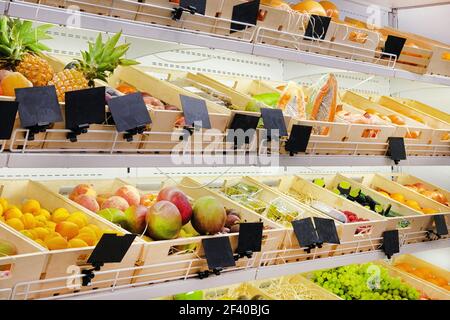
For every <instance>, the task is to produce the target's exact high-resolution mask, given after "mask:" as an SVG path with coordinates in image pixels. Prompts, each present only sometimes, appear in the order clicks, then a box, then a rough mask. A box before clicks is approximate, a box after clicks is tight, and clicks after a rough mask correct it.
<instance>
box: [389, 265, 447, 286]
mask: <svg viewBox="0 0 450 320" xmlns="http://www.w3.org/2000/svg"><path fill="white" fill-rule="evenodd" d="M395 267H396V268H399V269H401V270H403V271H406V272H408V273H410V274H413V275H415V276H416V277H419V278H421V279H423V280H425V281H428V282H431V283H433V284H435V285H437V286H439V287H441V288H443V289H445V290H448V291H450V285H449V283H448V281H447V280H446V279H445V278H442V277H439V276H437V275H435V274H434V272H433V270H431V269H430V268H426V267H422V268H416V267H414V266H413V265H411V264H410V263H407V262H401V263H398V264H396V265H395Z"/></svg>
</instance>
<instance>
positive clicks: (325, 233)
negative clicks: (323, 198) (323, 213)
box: [314, 217, 341, 244]
mask: <svg viewBox="0 0 450 320" xmlns="http://www.w3.org/2000/svg"><path fill="white" fill-rule="evenodd" d="M314 225H315V226H316V230H317V235H318V236H319V241H320V242H322V243H335V244H340V243H341V241H340V240H339V236H338V233H337V230H336V224H335V223H334V220H333V219H325V218H316V217H314Z"/></svg>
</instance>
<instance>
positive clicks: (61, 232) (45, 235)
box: [0, 198, 118, 250]
mask: <svg viewBox="0 0 450 320" xmlns="http://www.w3.org/2000/svg"><path fill="white" fill-rule="evenodd" d="M0 222H3V223H5V224H7V225H8V226H10V227H11V228H13V229H15V230H17V231H18V232H20V233H22V234H23V235H24V236H26V237H28V238H30V239H32V240H34V241H36V242H37V243H38V244H39V245H41V246H42V247H44V248H47V249H49V250H60V249H67V248H83V247H90V246H95V245H96V244H97V242H98V241H99V240H100V238H101V237H102V235H103V234H104V233H115V234H117V233H118V232H117V231H115V230H111V229H103V230H102V229H101V228H100V227H99V226H97V225H95V224H92V223H90V218H89V217H88V215H86V214H85V213H84V212H81V211H76V212H72V213H70V212H69V211H68V210H67V209H65V208H59V209H56V210H54V211H53V212H50V211H48V210H46V209H44V208H42V207H41V204H40V203H39V201H37V200H34V199H28V200H25V201H24V202H23V203H22V205H21V206H20V207H19V206H16V205H11V204H9V203H8V200H7V199H5V198H0Z"/></svg>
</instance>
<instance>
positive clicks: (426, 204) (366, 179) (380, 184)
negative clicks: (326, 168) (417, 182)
mask: <svg viewBox="0 0 450 320" xmlns="http://www.w3.org/2000/svg"><path fill="white" fill-rule="evenodd" d="M353 179H354V180H357V181H360V182H361V184H362V185H364V186H366V187H369V188H372V189H374V190H378V189H380V190H383V191H384V192H387V193H388V194H389V195H392V194H398V195H399V196H397V195H396V197H397V198H398V200H402V199H400V198H403V201H402V202H400V201H397V200H394V199H392V198H389V197H387V196H386V195H384V194H381V193H380V195H381V196H382V197H384V198H385V199H386V200H390V201H394V202H398V203H399V204H400V205H403V204H404V203H406V202H405V201H406V200H408V201H410V202H409V204H410V205H409V206H410V207H411V206H412V205H414V208H412V209H413V210H415V211H417V212H419V213H420V212H422V211H426V212H428V214H425V215H423V216H418V217H416V218H415V219H414V223H413V224H412V225H411V226H410V227H409V228H407V229H403V230H402V229H400V234H403V236H404V237H403V239H401V241H403V242H407V243H413V242H422V241H428V240H429V236H430V235H429V230H432V229H433V224H434V215H440V214H443V215H444V216H445V218H446V221H447V225H448V226H449V225H450V208H449V207H447V206H445V205H443V204H440V203H438V202H436V201H434V200H431V199H429V198H426V197H425V196H423V195H421V194H418V193H417V192H415V191H413V190H410V189H408V188H406V187H404V186H402V185H400V184H398V183H395V182H394V181H392V180H390V179H388V178H386V177H384V176H382V175H380V174H365V175H361V176H359V177H358V178H357V177H355V176H353ZM418 207H420V208H421V210H419V208H418ZM423 209H425V210H423ZM400 219H401V218H400ZM397 223H398V222H397V221H395V219H390V220H389V221H388V228H387V230H393V229H396V228H397V227H396V224H397ZM442 237H443V238H446V237H448V235H446V236H442Z"/></svg>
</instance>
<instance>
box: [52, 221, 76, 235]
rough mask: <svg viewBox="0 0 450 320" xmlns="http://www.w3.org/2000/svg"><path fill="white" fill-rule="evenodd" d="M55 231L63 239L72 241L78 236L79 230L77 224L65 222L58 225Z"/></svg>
mask: <svg viewBox="0 0 450 320" xmlns="http://www.w3.org/2000/svg"><path fill="white" fill-rule="evenodd" d="M55 231H56V232H57V233H59V234H60V235H61V236H62V237H63V238H66V239H72V238H73V237H75V236H76V235H77V234H78V232H79V228H78V225H77V224H76V223H73V222H70V221H63V222H60V223H58V224H57V225H56V228H55Z"/></svg>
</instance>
